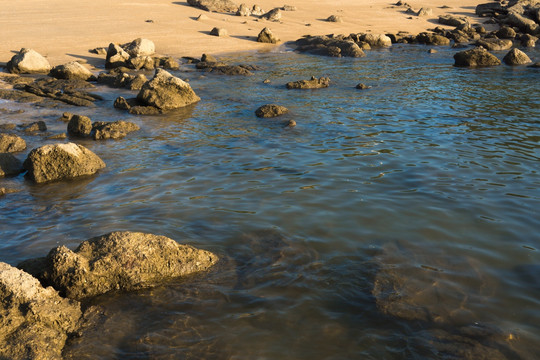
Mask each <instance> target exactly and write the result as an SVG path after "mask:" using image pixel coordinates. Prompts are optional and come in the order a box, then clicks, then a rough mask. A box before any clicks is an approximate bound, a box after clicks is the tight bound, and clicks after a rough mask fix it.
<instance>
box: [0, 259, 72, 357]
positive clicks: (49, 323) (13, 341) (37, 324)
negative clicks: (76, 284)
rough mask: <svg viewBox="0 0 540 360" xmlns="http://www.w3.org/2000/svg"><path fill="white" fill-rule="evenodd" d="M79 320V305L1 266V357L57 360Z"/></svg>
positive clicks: (25, 276)
mask: <svg viewBox="0 0 540 360" xmlns="http://www.w3.org/2000/svg"><path fill="white" fill-rule="evenodd" d="M80 317H81V309H80V305H79V303H78V302H76V301H73V300H68V299H63V298H61V297H60V296H59V295H58V293H57V292H56V291H55V290H54V289H53V288H51V287H48V288H43V287H42V286H41V284H40V283H39V281H38V280H37V279H36V278H34V277H32V276H31V275H30V274H27V273H25V272H24V271H22V270H19V269H17V268H14V267H12V266H10V265H8V264H6V263H0V344H2V345H1V346H0V358H1V359H10V360H19V359H20V360H26V359H33V360H56V359H58V360H60V359H62V349H63V348H64V345H65V342H66V339H67V337H68V335H69V334H70V333H72V332H74V331H76V329H77V327H78V325H79V319H80Z"/></svg>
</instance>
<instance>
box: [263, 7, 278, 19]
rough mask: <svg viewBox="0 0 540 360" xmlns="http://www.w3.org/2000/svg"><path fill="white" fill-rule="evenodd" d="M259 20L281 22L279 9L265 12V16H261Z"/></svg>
mask: <svg viewBox="0 0 540 360" xmlns="http://www.w3.org/2000/svg"><path fill="white" fill-rule="evenodd" d="M261 19H265V20H268V21H279V20H281V9H280V8H274V9H272V10H270V11H269V12H267V13H266V14H263V15H261Z"/></svg>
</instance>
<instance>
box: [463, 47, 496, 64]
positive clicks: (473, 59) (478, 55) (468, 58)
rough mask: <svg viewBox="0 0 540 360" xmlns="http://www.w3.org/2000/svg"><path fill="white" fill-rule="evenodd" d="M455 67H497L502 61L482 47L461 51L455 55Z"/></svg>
mask: <svg viewBox="0 0 540 360" xmlns="http://www.w3.org/2000/svg"><path fill="white" fill-rule="evenodd" d="M454 60H455V64H454V65H455V66H465V67H476V66H496V65H500V64H501V61H500V60H499V59H498V58H497V57H496V56H495V55H493V54H491V53H489V52H488V51H487V50H486V49H484V48H482V47H477V48H474V49H470V50H465V51H460V52H458V53H457V54H455V55H454Z"/></svg>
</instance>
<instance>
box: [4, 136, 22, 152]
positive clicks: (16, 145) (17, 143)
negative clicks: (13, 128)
mask: <svg viewBox="0 0 540 360" xmlns="http://www.w3.org/2000/svg"><path fill="white" fill-rule="evenodd" d="M24 149H26V141H24V139H23V138H21V137H19V136H17V135H9V134H0V153H11V152H18V151H23V150H24Z"/></svg>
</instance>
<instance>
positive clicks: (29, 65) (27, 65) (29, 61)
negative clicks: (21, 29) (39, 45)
mask: <svg viewBox="0 0 540 360" xmlns="http://www.w3.org/2000/svg"><path fill="white" fill-rule="evenodd" d="M6 68H7V70H8V71H9V72H11V73H14V74H48V73H49V71H50V70H51V65H50V64H49V62H48V61H47V59H45V58H44V57H43V56H41V55H40V54H39V53H38V52H36V51H35V50H32V49H25V48H22V49H21V50H20V51H19V53H18V54H17V55H14V56H13V57H12V58H11V60H10V61H9V62H8V63H7V65H6Z"/></svg>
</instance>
